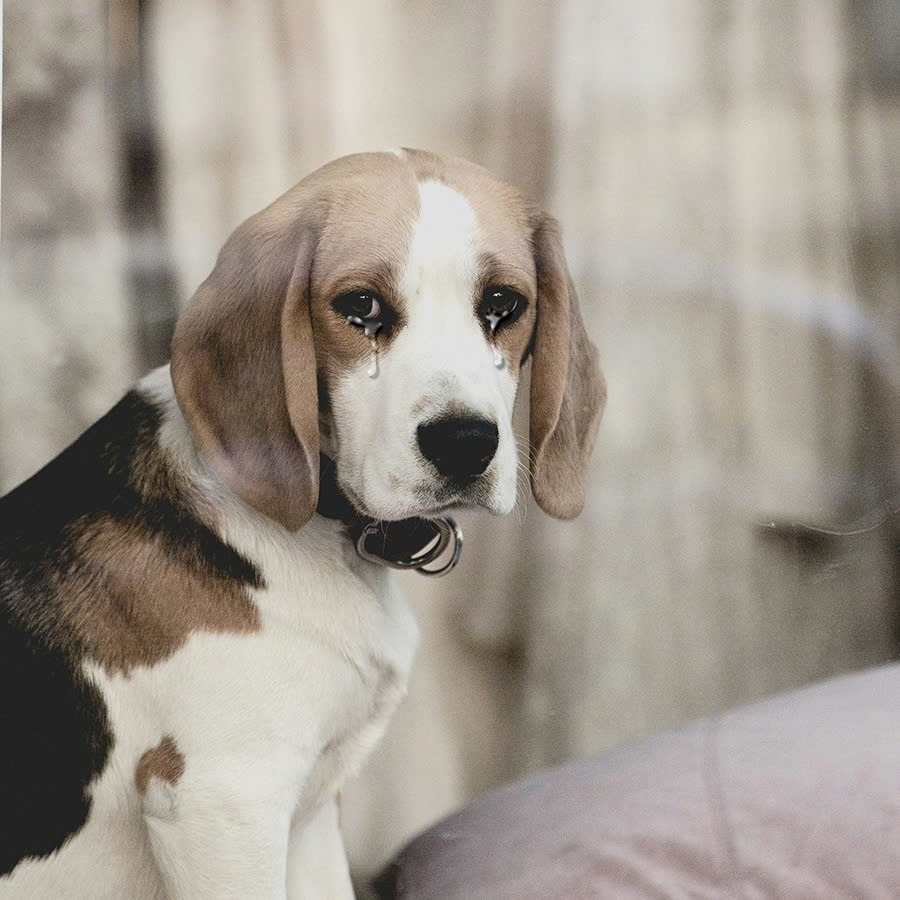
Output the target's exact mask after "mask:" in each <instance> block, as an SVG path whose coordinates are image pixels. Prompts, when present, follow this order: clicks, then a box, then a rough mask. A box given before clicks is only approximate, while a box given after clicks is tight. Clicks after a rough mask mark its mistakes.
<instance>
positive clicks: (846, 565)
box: [0, 0, 900, 869]
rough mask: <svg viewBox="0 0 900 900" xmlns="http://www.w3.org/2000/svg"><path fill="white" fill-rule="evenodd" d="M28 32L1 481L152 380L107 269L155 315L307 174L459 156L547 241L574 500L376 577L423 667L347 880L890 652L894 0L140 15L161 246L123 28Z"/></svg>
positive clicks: (17, 25) (19, 91) (414, 5)
mask: <svg viewBox="0 0 900 900" xmlns="http://www.w3.org/2000/svg"><path fill="white" fill-rule="evenodd" d="M61 5H62V4H57V5H56V7H55V8H56V9H58V8H59V7H60V6H61ZM53 8H54V7H53V5H52V4H49V3H42V4H36V3H34V2H33V0H31V2H27V0H11V2H8V3H7V9H8V13H7V38H6V41H7V43H6V52H7V63H8V67H9V69H8V71H9V72H10V73H12V74H11V75H8V76H7V86H6V93H5V97H4V101H5V109H4V115H5V122H4V135H5V137H6V151H5V156H4V173H3V191H4V219H3V229H4V230H3V241H4V243H3V272H4V274H3V280H2V287H3V295H2V303H0V347H2V353H0V376H2V382H0V427H2V438H0V479H2V482H3V484H4V485H5V486H10V485H11V484H12V483H14V482H15V481H16V480H17V479H18V478H20V477H23V476H24V475H25V474H27V473H28V472H29V471H31V470H33V469H34V468H35V467H37V466H38V465H39V464H40V463H41V462H43V461H44V460H46V459H47V458H48V457H49V456H50V455H52V453H54V452H55V451H56V450H57V449H59V447H61V446H62V444H63V443H64V442H65V440H67V439H68V438H69V437H71V436H73V435H74V434H75V433H77V431H78V429H79V428H81V427H82V426H83V425H84V424H86V422H87V421H88V420H89V419H90V418H91V417H92V416H93V415H96V413H98V412H99V411H100V410H101V409H102V408H103V406H104V405H106V404H107V403H109V402H111V401H112V399H114V397H115V396H116V394H117V393H118V392H119V391H121V390H122V389H123V388H124V387H125V386H126V384H127V383H128V381H129V380H130V378H132V377H133V375H134V374H135V371H136V369H137V368H138V366H137V364H136V362H135V361H136V360H139V359H146V358H147V353H146V352H145V350H146V348H142V347H141V345H140V344H141V341H140V339H139V336H137V337H136V335H135V330H134V327H133V323H134V321H135V310H136V309H137V310H139V311H140V310H143V313H142V314H143V315H144V316H145V317H146V316H147V315H148V314H152V312H153V309H150V310H149V313H148V310H147V307H146V304H145V305H144V306H143V307H142V306H141V303H142V302H144V301H143V299H142V297H140V296H135V295H134V292H133V291H131V292H129V290H128V285H127V279H125V278H124V276H123V271H131V270H130V269H129V268H128V267H129V266H131V267H132V269H133V266H134V259H135V255H136V254H137V256H138V258H139V259H142V260H143V261H144V264H145V265H147V266H149V267H151V268H152V267H153V266H157V267H159V268H160V269H165V270H166V271H174V273H175V280H176V283H177V291H176V294H177V298H178V300H179V301H183V300H184V299H185V298H186V297H187V296H189V294H190V292H191V290H192V289H193V288H194V286H196V284H197V283H198V282H199V280H200V279H201V278H203V277H204V276H205V274H206V273H207V271H208V270H209V268H210V267H211V265H212V262H213V260H214V257H215V253H216V251H217V249H218V247H219V246H220V244H221V242H222V241H223V239H224V238H225V236H226V235H227V233H228V232H229V230H230V229H231V228H232V227H233V226H234V225H236V224H237V223H238V222H239V221H240V220H241V219H242V218H243V217H245V216H246V215H248V214H250V213H251V212H253V211H254V210H256V209H258V208H259V207H260V206H262V205H264V204H265V203H267V202H268V201H269V200H271V199H272V198H273V197H274V196H276V195H277V194H278V193H280V192H281V191H282V190H284V189H285V188H286V187H288V186H289V185H290V184H292V183H293V182H294V181H296V180H297V179H299V177H301V176H302V175H303V174H305V173H306V172H307V171H309V170H310V169H311V168H314V167H315V166H317V165H319V164H321V163H323V162H325V161H327V160H328V159H330V158H332V157H334V156H337V155H340V154H343V153H347V152H352V151H355V150H362V149H373V148H384V147H391V146H398V145H407V146H421V147H427V148H430V149H434V150H438V151H442V152H448V153H456V154H460V155H464V156H467V157H469V158H471V159H474V160H475V161H478V162H481V163H483V164H485V165H487V166H489V167H491V168H493V169H494V170H496V171H498V172H499V173H501V174H503V175H505V176H506V177H508V178H509V179H510V180H512V181H514V182H515V183H516V184H518V185H520V186H521V187H523V188H524V189H526V190H528V191H529V192H530V193H532V194H533V195H534V196H535V197H536V198H537V199H538V200H540V201H541V202H542V203H543V204H545V206H546V207H547V208H548V209H549V210H551V211H552V212H553V213H554V214H555V215H556V216H557V217H558V218H559V219H560V220H561V221H562V223H563V226H564V230H565V235H566V247H567V251H568V255H569V261H570V264H571V267H572V270H573V275H574V277H575V280H576V283H577V285H578V287H579V291H580V294H581V298H582V304H583V306H584V309H585V315H586V319H587V323H588V327H589V329H590V331H591V333H592V334H593V335H594V337H595V340H596V342H597V344H598V345H599V347H600V350H601V357H602V359H603V362H604V366H605V369H606V374H607V377H608V380H609V385H610V402H609V407H608V411H607V415H606V418H605V420H604V423H603V426H602V427H601V434H600V439H599V441H598V445H597V451H596V454H595V459H594V463H593V469H592V473H591V479H590V485H591V487H590V495H589V498H588V503H587V507H586V510H585V513H584V515H583V516H582V517H581V519H579V520H578V521H577V522H575V523H571V524H560V523H555V522H551V521H549V520H548V519H546V518H545V517H543V516H542V514H541V513H540V512H539V511H538V510H536V509H535V508H533V507H532V506H531V505H529V504H527V503H525V502H523V503H522V505H521V509H520V511H519V514H518V515H517V516H513V517H511V518H510V519H509V520H507V521H499V520H490V519H482V518H480V517H477V516H475V517H467V520H466V528H467V532H466V534H467V550H466V554H465V558H464V562H463V564H462V568H461V571H460V572H459V573H458V574H455V575H454V576H453V577H452V578H449V579H447V580H446V581H442V582H440V583H439V584H430V583H425V580H424V579H417V578H416V577H415V576H410V577H407V578H406V579H405V580H406V583H407V584H408V587H409V591H410V594H411V596H412V601H413V603H414V605H415V607H416V610H417V612H418V614H419V617H420V621H421V623H422V625H423V630H424V644H423V649H422V652H421V653H420V656H419V660H418V663H417V669H416V672H415V676H414V679H413V684H412V687H411V694H410V698H409V700H408V702H407V703H406V705H405V707H404V709H403V710H402V712H401V714H400V716H399V717H398V720H397V722H396V727H395V728H394V729H393V731H392V733H391V735H390V737H389V738H388V740H387V741H386V743H385V745H384V748H383V749H382V751H381V752H380V753H379V755H378V757H377V759H376V760H375V761H374V762H373V764H372V766H371V767H370V769H369V771H368V772H367V773H365V774H364V775H363V777H362V779H361V781H360V783H359V784H358V785H357V786H355V787H354V788H352V789H351V790H350V791H348V797H347V801H346V803H345V821H346V824H347V828H348V831H349V832H350V838H351V845H352V848H353V852H354V855H355V858H356V859H357V861H358V862H359V865H360V866H361V867H362V868H363V869H367V868H371V867H372V866H374V865H375V864H376V863H377V861H378V860H379V859H380V858H383V855H384V854H385V853H386V852H387V851H388V850H390V849H391V847H392V846H393V845H394V844H395V843H396V841H397V840H399V839H401V838H402V837H404V836H405V835H406V834H409V833H410V832H411V831H413V830H415V829H417V828H419V827H421V826H422V825H423V824H425V823H426V822H427V821H429V820H431V819H432V818H433V817H434V816H436V815H438V814H439V813H441V812H443V811H445V810H447V809H449V808H452V807H453V806H454V805H456V804H458V803H460V802H462V801H463V800H464V799H465V798H466V797H467V796H469V795H470V794H471V793H472V792H475V791H479V790H482V789H484V788H486V787H488V786H490V785H491V784H494V783H497V782H499V781H502V780H504V779H508V778H511V777H514V776H515V775H517V774H519V773H521V772H524V771H526V770H528V769H531V768H533V767H536V766H544V765H550V764H553V763H555V762H558V761H559V760H562V759H565V758H568V757H571V756H575V755H582V754H588V753H591V752H594V751H596V750H598V749H600V748H603V747H606V746H609V745H611V744H614V743H616V742H618V741H621V740H624V739H626V738H628V737H630V736H632V735H634V734H637V733H642V732H646V731H649V730H652V729H655V728H659V727H662V726H664V725H666V724H669V723H672V722H676V721H680V720H683V719H685V718H688V717H693V716H700V715H704V714H706V713H709V712H712V711H715V710H719V709H721V708H723V707H725V706H728V705H732V704H735V703H739V702H743V701H746V700H749V699H752V698H755V697H759V696H762V695H764V694H767V693H769V692H772V691H775V690H779V689H781V688H785V687H789V686H792V685H796V684H801V683H804V682H807V681H810V680H813V679H816V678H820V677H824V676H826V675H828V674H830V673H833V672H838V671H844V670H847V669H852V668H857V667H860V666H863V665H868V664H871V663H875V662H878V661H880V660H884V659H887V658H890V657H893V656H895V655H896V653H897V639H898V621H900V619H898V608H897V600H898V596H897V575H898V565H897V559H898V556H897V547H898V529H897V516H896V510H897V507H898V505H900V484H898V471H900V465H898V464H900V453H898V441H897V435H898V430H900V429H898V407H897V403H898V391H900V359H898V353H897V341H898V337H900V300H898V294H900V203H898V200H900V157H898V155H897V152H896V148H897V147H898V146H900V89H898V87H900V81H898V78H900V75H898V71H897V69H896V66H894V65H893V62H892V61H893V60H894V59H895V58H896V57H897V56H900V46H897V45H894V46H893V51H894V52H893V53H891V52H890V51H888V52H885V50H884V44H885V42H887V43H888V45H890V41H891V40H892V39H891V34H892V33H893V34H894V35H896V28H897V24H896V17H895V18H894V19H892V18H891V16H892V15H894V13H893V8H892V6H891V4H885V3H880V2H877V0H871V2H853V0H843V2H838V0H762V2H760V0H725V2H722V0H678V2H662V0H629V2H626V0H595V2H586V0H559V2H552V3H551V2H533V3H522V2H513V0H491V2H488V0H485V2H450V3H437V2H422V0H412V2H410V0H402V2H401V0H376V2H355V0H342V2H313V0H301V2H295V3H284V2H259V0H233V2H231V3H228V4H224V3H220V2H214V0H154V2H152V3H149V4H147V8H148V9H149V17H148V19H147V21H146V22H145V23H144V37H145V42H146V43H145V55H144V62H145V65H146V72H147V75H148V85H149V87H150V94H151V100H152V104H153V106H152V110H151V112H152V117H151V119H150V124H151V125H152V127H153V131H154V133H155V136H156V140H157V141H158V147H159V151H160V162H161V168H160V170H159V175H160V178H161V181H160V188H161V205H160V209H159V216H160V218H159V221H160V222H161V223H162V227H161V229H158V233H152V234H147V233H142V234H140V235H138V236H137V238H136V237H135V235H134V234H129V233H126V231H125V230H124V227H123V221H127V220H128V216H124V217H123V214H122V212H121V210H122V206H121V196H122V190H121V174H120V171H119V163H118V162H117V156H116V151H117V147H120V146H121V144H120V143H117V140H119V138H120V132H121V128H122V121H123V119H122V115H121V109H122V98H121V94H120V93H117V90H118V89H119V88H118V87H117V85H118V82H117V81H116V79H117V77H119V78H120V77H121V70H120V69H117V68H116V65H115V64H112V65H111V64H110V54H112V57H113V63H115V61H116V60H119V61H121V59H122V58H123V57H124V58H126V59H127V58H128V52H127V51H128V46H129V45H128V43H127V41H126V40H125V39H124V38H123V35H125V37H126V38H127V36H128V34H130V32H129V31H128V29H127V28H125V27H124V26H123V25H122V22H123V21H125V22H127V21H128V13H129V10H131V9H132V7H131V6H130V5H129V4H128V3H123V4H119V6H118V7H115V9H114V12H116V13H117V15H119V18H118V19H116V18H115V16H114V17H113V20H112V30H111V31H109V32H107V30H106V29H107V27H108V23H109V20H108V19H106V18H104V16H103V14H102V8H103V7H102V4H100V3H98V2H90V0H79V3H74V2H72V3H69V4H66V8H67V9H70V10H72V9H78V10H79V12H78V19H77V27H75V29H74V31H73V30H72V28H68V29H67V28H66V27H64V25H61V24H60V22H61V14H60V13H59V12H57V13H55V14H54V13H53V12H52V9H53ZM26 10H30V11H29V12H25V11H26ZM36 10H38V11H36ZM39 10H43V12H40V13H39ZM48 10H49V11H48ZM879 17H880V18H879ZM892 22H893V23H894V24H893V28H894V31H893V32H892V31H891V27H892V25H891V23H892ZM72 34H76V35H77V40H74V41H73V39H72ZM17 35H20V36H21V37H20V38H19V39H18V40H16V41H15V43H13V37H14V36H17ZM123 41H124V43H123ZM63 46H64V47H65V50H63V49H61V47H63ZM117 73H118V74H117ZM20 82H21V85H20ZM35 85H37V87H35ZM126 108H127V103H126ZM117 111H118V112H117ZM149 221H151V225H150V226H148V227H149V228H150V230H151V231H152V228H153V227H155V226H153V224H152V218H151V220H149ZM136 247H137V248H138V249H137V250H136V249H135V248H136ZM140 248H144V249H145V252H144V254H143V256H141V255H140V254H141V250H140ZM146 248H149V250H147V249H146ZM163 306H164V304H163ZM163 306H161V307H160V308H161V309H163ZM160 315H162V313H160ZM151 317H152V315H151ZM523 428H524V424H523V423H520V433H521V431H522V429H523ZM892 511H893V513H892Z"/></svg>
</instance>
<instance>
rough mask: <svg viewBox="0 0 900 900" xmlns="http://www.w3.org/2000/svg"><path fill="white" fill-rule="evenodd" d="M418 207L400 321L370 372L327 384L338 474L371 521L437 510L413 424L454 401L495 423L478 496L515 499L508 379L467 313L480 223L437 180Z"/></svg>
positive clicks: (502, 507) (489, 504)
mask: <svg viewBox="0 0 900 900" xmlns="http://www.w3.org/2000/svg"><path fill="white" fill-rule="evenodd" d="M419 204H420V205H419V217H418V220H417V221H416V223H415V225H414V228H413V235H412V240H411V242H410V245H409V252H408V255H407V259H406V265H405V268H404V271H403V274H402V277H401V279H400V285H399V289H400V294H401V296H402V299H403V301H404V302H405V304H406V310H407V319H408V322H407V325H406V327H405V328H403V329H402V330H401V331H399V332H398V333H397V335H396V337H395V338H394V339H393V341H392V343H391V345H390V349H389V350H387V351H386V352H383V353H382V354H380V358H379V375H378V377H377V378H374V379H373V378H369V377H368V374H367V372H366V369H367V365H365V364H364V365H361V366H359V367H357V368H356V369H354V370H353V371H351V372H349V373H347V374H346V375H345V376H344V377H342V378H341V379H340V380H339V381H338V383H337V384H335V385H332V410H333V414H334V423H335V438H336V442H337V448H338V452H337V454H336V457H337V463H338V480H339V482H340V484H341V486H342V487H343V488H344V490H345V491H346V492H347V493H348V494H349V495H350V496H352V497H355V498H357V499H358V500H359V501H360V502H361V503H362V504H363V505H364V507H365V508H366V510H367V511H368V512H369V513H370V514H371V515H373V516H376V517H379V518H383V519H401V518H405V517H406V516H410V515H423V514H427V513H428V512H437V511H438V510H437V507H438V505H439V501H438V493H439V491H440V488H441V484H440V479H439V476H438V474H437V472H436V471H435V470H434V468H433V466H432V465H431V464H430V463H429V462H428V461H427V460H426V459H425V458H424V457H422V455H421V454H420V453H419V452H418V449H417V444H416V428H417V426H418V425H419V424H421V423H423V422H427V421H429V420H431V419H435V418H438V417H440V416H441V415H442V414H443V413H445V412H446V411H447V409H448V405H449V404H450V403H451V401H452V402H453V403H454V404H461V405H462V406H464V407H465V408H466V409H468V410H470V411H471V412H472V413H473V414H475V415H479V416H483V417H485V418H488V419H491V420H492V421H494V422H495V423H496V424H497V427H498V429H499V432H500V443H499V445H498V448H497V453H496V455H495V456H494V459H493V461H492V462H491V465H490V466H489V468H488V470H487V471H486V472H485V476H484V477H485V478H486V479H488V480H490V481H492V482H493V486H492V488H491V490H490V492H489V495H488V496H487V497H479V498H478V499H479V501H480V505H483V506H485V507H486V508H487V509H488V510H490V511H491V512H494V513H507V512H509V511H510V510H511V509H512V508H513V506H514V505H515V500H516V444H515V438H514V436H513V431H512V405H513V401H514V400H515V395H516V380H515V379H514V378H513V377H512V375H511V374H510V371H509V368H508V367H507V366H504V367H503V368H502V369H498V368H497V367H496V365H495V364H494V355H493V349H492V347H491V345H490V343H489V342H488V340H487V337H486V336H485V333H484V331H483V329H482V328H481V326H480V324H479V322H478V319H477V317H476V315H475V303H476V298H475V293H476V286H477V278H478V256H477V254H478V246H479V238H480V232H479V226H478V221H477V219H476V216H475V213H474V211H473V210H472V207H471V206H470V205H469V202H468V201H467V200H466V198H465V197H464V196H462V194H460V193H458V192H457V191H454V190H453V189H452V188H450V187H448V186H447V185H445V184H442V183H440V182H437V181H426V182H422V183H420V185H419ZM423 398H428V402H427V404H424V405H423V404H422V403H421V402H420V401H422V399H423ZM475 490H479V488H478V487H477V486H476V487H475ZM471 499H472V498H470V497H469V496H461V497H459V498H458V502H457V503H456V504H455V505H460V504H466V503H467V502H470V501H471ZM429 506H431V507H432V509H429Z"/></svg>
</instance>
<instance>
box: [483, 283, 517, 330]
mask: <svg viewBox="0 0 900 900" xmlns="http://www.w3.org/2000/svg"><path fill="white" fill-rule="evenodd" d="M527 302H528V301H527V300H526V299H525V298H524V297H523V296H522V295H521V294H520V293H518V292H517V291H514V290H513V289H512V288H508V287H489V288H488V289H487V290H486V291H485V292H484V294H483V295H482V298H481V303H480V304H479V305H478V315H479V316H480V317H481V318H482V320H483V321H484V323H485V324H486V325H487V326H488V328H489V329H490V332H491V334H493V333H494V332H495V331H496V330H497V329H498V328H499V327H500V323H501V322H505V321H513V320H514V319H517V318H518V317H519V315H520V314H521V312H522V310H523V309H524V308H525V306H526V305H527Z"/></svg>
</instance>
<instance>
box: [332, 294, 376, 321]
mask: <svg viewBox="0 0 900 900" xmlns="http://www.w3.org/2000/svg"><path fill="white" fill-rule="evenodd" d="M332 305H333V306H334V308H335V310H337V312H338V313H340V314H341V315H342V316H343V317H344V318H345V319H350V318H354V319H362V320H363V321H368V322H374V321H376V320H377V319H379V318H380V317H381V310H382V306H383V304H382V300H381V298H380V297H379V296H378V294H376V293H375V292H374V291H351V292H350V293H349V294H341V296H340V297H338V298H337V299H336V300H335V301H334V303H333V304H332Z"/></svg>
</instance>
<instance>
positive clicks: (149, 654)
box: [0, 392, 263, 673]
mask: <svg viewBox="0 0 900 900" xmlns="http://www.w3.org/2000/svg"><path fill="white" fill-rule="evenodd" d="M159 424H160V413H159V410H158V409H157V408H156V407H155V406H154V405H153V404H152V403H151V402H150V401H148V400H147V399H146V398H144V397H142V396H140V395H139V394H137V393H136V392H132V393H130V394H128V395H127V396H126V397H125V398H124V399H123V400H122V401H120V402H119V403H118V404H117V405H116V406H115V407H114V408H113V409H112V410H111V411H110V412H109V413H108V414H107V415H106V416H104V417H103V418H102V419H101V420H100V421H99V422H97V423H96V424H95V425H94V426H93V427H92V428H90V429H89V430H88V431H87V432H86V433H85V434H83V435H82V436H81V437H80V438H79V439H78V441H76V442H75V444H73V445H72V446H71V447H70V448H69V449H68V450H66V451H65V452H63V453H62V454H61V455H60V456H58V457H57V458H56V459H55V460H53V462H51V463H50V464H49V465H48V466H47V467H46V468H45V469H44V470H42V471H41V472H39V473H38V474H37V475H36V476H35V477H34V478H33V479H31V480H30V481H29V482H27V483H26V484H24V485H22V486H21V488H19V490H18V491H16V492H15V493H14V494H13V495H11V496H10V498H7V499H6V500H5V501H4V506H5V509H6V510H8V511H9V519H8V523H9V531H10V533H11V534H14V535H15V537H14V538H13V539H12V540H10V541H8V542H7V547H6V551H5V553H6V557H5V559H2V560H0V570H2V569H3V567H4V566H5V567H6V569H7V570H8V571H9V572H12V573H17V572H20V573H22V575H21V576H19V577H21V578H22V579H23V581H22V587H21V588H20V589H17V590H15V591H14V592H13V593H12V594H11V595H10V596H9V597H8V598H7V602H8V603H10V604H11V607H12V611H13V614H14V615H15V617H16V618H17V619H18V620H20V621H21V622H22V623H23V625H24V626H25V627H27V628H28V629H29V630H30V631H32V632H33V633H34V634H35V635H38V636H40V637H41V638H42V639H44V640H46V641H47V642H48V643H49V644H50V645H51V646H53V647H55V648H59V650H61V651H62V652H65V653H66V655H67V656H69V657H70V658H75V659H81V658H87V659H89V660H91V661H93V662H95V663H97V664H98V665H100V666H102V667H103V668H104V669H106V670H107V671H109V672H122V673H127V672H129V671H131V669H133V668H135V667H137V666H149V665H153V664H155V663H158V662H160V661H161V660H163V659H166V658H167V657H169V656H171V655H172V654H173V653H175V652H176V651H177V650H178V649H179V648H180V647H182V646H183V645H184V644H185V642H186V641H187V640H188V638H189V637H190V635H191V634H192V633H193V632H195V631H210V632H249V631H255V630H258V629H259V627H260V621H259V613H258V610H257V608H256V606H255V604H254V603H253V601H252V599H251V597H250V594H249V592H248V589H249V588H258V587H262V586H263V581H262V578H261V576H260V574H259V572H258V571H257V570H256V568H255V567H254V566H253V565H252V564H251V563H250V562H248V561H247V560H246V559H244V558H243V557H242V556H241V555H240V554H239V553H237V551H235V550H234V548H232V547H230V546H228V545H227V544H226V543H224V542H223V541H222V540H221V539H220V538H219V537H218V535H217V534H216V531H215V520H214V513H213V511H212V510H210V509H207V508H204V507H203V506H202V505H201V503H200V501H199V500H198V498H196V497H195V496H194V494H193V492H192V488H191V486H190V485H189V484H188V483H187V482H186V480H185V479H184V478H183V476H182V475H181V473H180V472H179V471H178V470H177V469H176V468H175V467H174V465H173V464H172V463H171V462H170V460H169V459H168V457H167V455H166V454H165V452H164V451H163V450H162V449H161V448H160V446H159V438H158V431H159ZM13 529H16V530H17V531H13ZM0 574H2V573H0Z"/></svg>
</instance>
